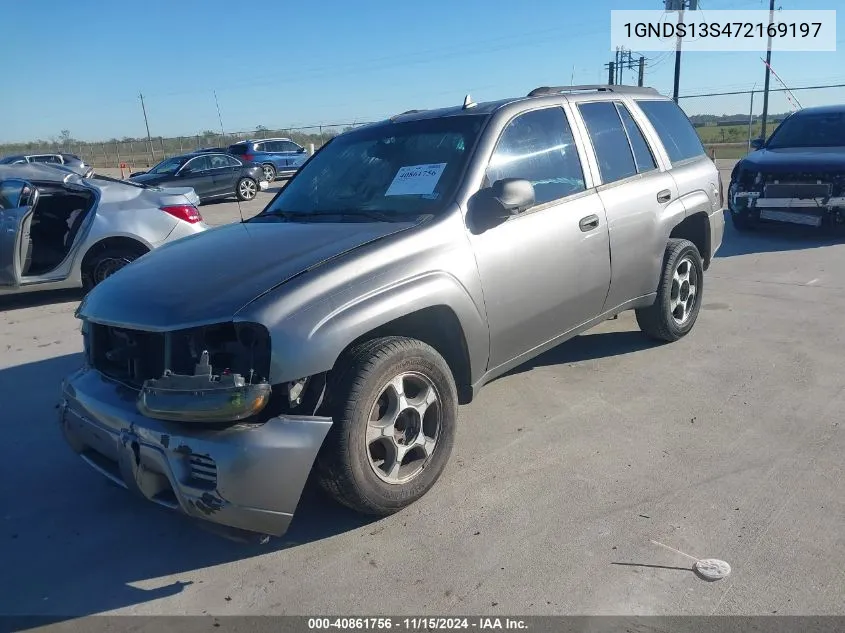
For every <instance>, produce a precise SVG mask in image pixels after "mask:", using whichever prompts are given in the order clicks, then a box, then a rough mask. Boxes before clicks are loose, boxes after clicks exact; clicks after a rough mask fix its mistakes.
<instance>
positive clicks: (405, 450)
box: [315, 336, 458, 516]
mask: <svg viewBox="0 0 845 633" xmlns="http://www.w3.org/2000/svg"><path fill="white" fill-rule="evenodd" d="M400 391H401V393H400ZM327 408H328V409H329V413H330V414H331V415H332V418H333V424H332V426H331V429H330V430H329V434H328V435H327V437H326V440H325V442H324V443H323V446H322V448H321V449H320V453H319V454H318V456H317V460H316V462H315V474H316V475H317V481H318V482H319V484H320V485H321V487H322V488H323V489H324V490H325V491H326V492H328V494H329V495H330V496H332V497H333V498H334V499H335V500H337V501H338V502H339V503H341V504H343V505H346V506H348V507H350V508H352V509H354V510H356V511H358V512H361V513H363V514H370V515H377V516H385V515H388V514H392V513H394V512H397V511H398V510H401V509H402V508H404V507H406V506H408V505H410V504H411V503H413V502H414V501H416V500H418V499H419V498H420V497H422V496H423V495H424V494H425V493H426V492H428V490H429V489H430V488H431V487H432V486H433V485H434V483H435V482H436V481H437V479H438V478H439V477H440V474H441V473H442V472H443V469H444V468H445V466H446V463H447V461H448V460H449V456H450V454H451V452H452V446H453V444H454V441H455V432H456V427H457V413H458V395H457V389H456V387H455V381H454V378H453V377H452V372H451V370H450V369H449V366H448V365H447V364H446V361H445V360H444V359H443V357H442V356H441V355H440V354H438V353H437V351H435V350H434V349H433V348H432V347H431V346H429V345H427V344H426V343H423V342H421V341H418V340H416V339H409V338H404V337H399V336H390V337H384V338H378V339H373V340H370V341H366V342H364V343H362V344H360V345H357V346H355V347H354V348H352V349H351V350H350V351H349V352H347V353H345V354H344V355H343V356H342V357H341V358H340V359H339V360H338V363H337V365H336V367H335V369H334V370H333V371H332V376H331V378H330V381H329V387H328V402H327Z"/></svg>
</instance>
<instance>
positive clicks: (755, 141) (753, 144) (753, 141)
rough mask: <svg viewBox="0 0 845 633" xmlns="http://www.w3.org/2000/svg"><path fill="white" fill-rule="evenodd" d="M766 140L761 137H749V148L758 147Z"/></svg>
mask: <svg viewBox="0 0 845 633" xmlns="http://www.w3.org/2000/svg"><path fill="white" fill-rule="evenodd" d="M765 142H766V140H765V139H763V138H755V139H751V149H755V150H756V149H760V148H761V147H763V145H764V144H765Z"/></svg>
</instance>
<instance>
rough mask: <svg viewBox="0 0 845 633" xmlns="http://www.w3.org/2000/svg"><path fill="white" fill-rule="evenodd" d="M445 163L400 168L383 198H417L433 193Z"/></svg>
mask: <svg viewBox="0 0 845 633" xmlns="http://www.w3.org/2000/svg"><path fill="white" fill-rule="evenodd" d="M444 169H446V163H434V164H430V165H409V166H407V167H400V168H399V171H398V172H396V176H395V177H394V178H393V182H391V183H390V186H389V187H388V188H387V191H386V192H385V193H384V195H385V196H419V195H428V194H432V193H434V188H435V187H436V186H437V182H438V181H439V180H440V176H442V175H443V170H444Z"/></svg>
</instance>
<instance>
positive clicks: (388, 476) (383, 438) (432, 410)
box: [366, 373, 440, 484]
mask: <svg viewBox="0 0 845 633" xmlns="http://www.w3.org/2000/svg"><path fill="white" fill-rule="evenodd" d="M366 435H367V453H368V455H369V458H370V466H371V467H372V468H373V472H375V474H376V476H378V477H379V479H381V480H382V481H385V482H387V483H389V484H402V483H406V482H408V481H410V480H411V479H413V478H414V477H416V476H417V475H419V474H420V473H421V472H422V470H423V468H425V465H426V463H427V462H428V460H429V459H431V456H432V455H433V454H434V450H435V448H436V446H437V439H438V436H439V435H440V398H439V396H438V395H437V388H436V387H435V386H434V384H433V383H432V382H431V380H430V379H428V378H427V377H426V376H423V375H422V374H417V373H404V374H400V375H398V376H396V377H395V378H394V379H393V380H391V381H390V382H388V383H387V385H385V387H384V389H383V390H382V392H381V394H379V397H378V399H377V400H376V402H375V404H374V405H373V410H372V413H371V414H370V422H369V424H368V425H367V431H366Z"/></svg>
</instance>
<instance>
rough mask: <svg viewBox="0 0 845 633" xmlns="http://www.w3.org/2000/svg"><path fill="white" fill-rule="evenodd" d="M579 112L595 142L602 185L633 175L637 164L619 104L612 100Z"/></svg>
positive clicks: (583, 107) (579, 107) (591, 104)
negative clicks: (623, 123) (618, 108)
mask: <svg viewBox="0 0 845 633" xmlns="http://www.w3.org/2000/svg"><path fill="white" fill-rule="evenodd" d="M578 109H579V110H580V111H581V116H582V117H584V124H585V125H586V126H587V132H588V133H589V134H590V140H591V141H592V142H593V149H594V150H595V152H596V160H598V163H599V172H600V173H601V180H602V184H607V183H609V182H615V181H617V180H622V179H623V178H629V177H630V176H634V175H635V174H636V173H637V165H636V163H635V162H634V154H633V152H632V151H631V145H630V144H629V143H628V135H627V134H626V133H625V128H624V126H623V125H622V119H620V118H619V113H618V112H617V110H616V105H615V104H614V103H613V102H611V101H600V102H594V103H582V104H580V105H579V106H578Z"/></svg>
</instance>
